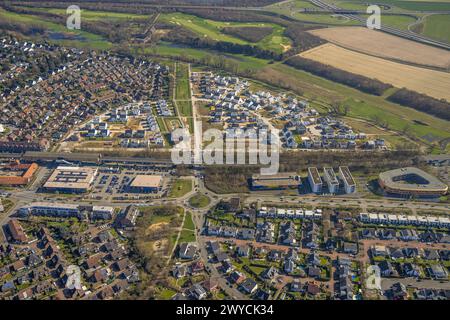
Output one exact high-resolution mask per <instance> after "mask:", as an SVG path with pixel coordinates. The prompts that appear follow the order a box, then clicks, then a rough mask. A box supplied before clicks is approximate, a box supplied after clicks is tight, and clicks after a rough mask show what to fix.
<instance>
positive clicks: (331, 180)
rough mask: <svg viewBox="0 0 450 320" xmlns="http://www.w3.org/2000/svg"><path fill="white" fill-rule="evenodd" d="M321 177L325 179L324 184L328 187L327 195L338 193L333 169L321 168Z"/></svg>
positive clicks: (337, 183)
mask: <svg viewBox="0 0 450 320" xmlns="http://www.w3.org/2000/svg"><path fill="white" fill-rule="evenodd" d="M323 176H324V179H325V182H326V183H327V186H328V192H329V193H336V192H338V191H339V181H338V179H337V177H336V174H335V173H334V170H333V168H331V167H325V168H323Z"/></svg>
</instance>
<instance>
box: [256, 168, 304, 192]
mask: <svg viewBox="0 0 450 320" xmlns="http://www.w3.org/2000/svg"><path fill="white" fill-rule="evenodd" d="M301 184H302V182H301V179H300V177H299V176H298V175H297V174H296V173H295V172H282V173H278V174H275V175H259V174H255V175H253V176H252V180H251V188H252V189H254V190H281V189H288V188H292V189H296V188H298V187H299V186H300V185H301Z"/></svg>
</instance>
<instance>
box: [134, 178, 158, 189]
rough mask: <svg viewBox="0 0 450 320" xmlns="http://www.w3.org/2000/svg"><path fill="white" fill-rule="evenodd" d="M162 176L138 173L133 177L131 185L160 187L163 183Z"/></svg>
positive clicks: (136, 186)
mask: <svg viewBox="0 0 450 320" xmlns="http://www.w3.org/2000/svg"><path fill="white" fill-rule="evenodd" d="M161 181H162V176H159V175H138V176H136V178H134V179H133V181H132V182H131V184H130V186H131V187H135V188H158V187H159V186H160V185H161Z"/></svg>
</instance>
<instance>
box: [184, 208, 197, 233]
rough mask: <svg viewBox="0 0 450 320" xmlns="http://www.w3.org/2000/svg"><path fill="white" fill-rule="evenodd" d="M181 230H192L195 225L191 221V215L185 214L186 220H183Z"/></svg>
mask: <svg viewBox="0 0 450 320" xmlns="http://www.w3.org/2000/svg"><path fill="white" fill-rule="evenodd" d="M183 229H189V230H194V229H195V225H194V221H192V213H191V212H186V218H185V219H184V224H183Z"/></svg>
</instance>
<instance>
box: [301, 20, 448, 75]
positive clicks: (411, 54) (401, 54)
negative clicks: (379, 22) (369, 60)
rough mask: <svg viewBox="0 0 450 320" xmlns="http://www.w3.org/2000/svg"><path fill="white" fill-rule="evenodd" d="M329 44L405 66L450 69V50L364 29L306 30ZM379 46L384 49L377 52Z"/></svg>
mask: <svg viewBox="0 0 450 320" xmlns="http://www.w3.org/2000/svg"><path fill="white" fill-rule="evenodd" d="M309 32H310V33H312V34H314V35H316V36H318V37H321V38H323V39H325V40H327V41H329V42H332V43H334V44H337V45H339V46H342V47H345V48H347V49H351V50H355V51H359V52H363V53H367V54H370V55H373V56H377V57H381V58H387V59H394V60H397V61H404V62H407V63H413V64H419V65H425V66H433V67H439V68H450V51H447V50H443V49H438V48H435V47H432V46H427V45H424V44H420V43H417V42H414V41H410V40H406V39H403V38H400V37H396V36H393V35H389V34H386V33H383V32H379V31H375V30H369V29H367V28H363V27H339V28H324V29H317V30H312V31H309ZM380 43H382V44H383V50H380V45H379V44H380Z"/></svg>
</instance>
